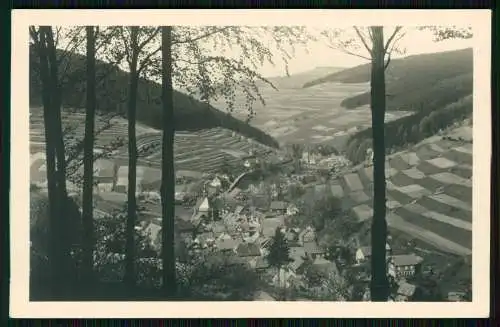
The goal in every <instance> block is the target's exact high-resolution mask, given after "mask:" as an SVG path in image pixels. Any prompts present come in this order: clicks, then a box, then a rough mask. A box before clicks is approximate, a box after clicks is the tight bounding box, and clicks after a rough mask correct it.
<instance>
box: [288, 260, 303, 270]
mask: <svg viewBox="0 0 500 327" xmlns="http://www.w3.org/2000/svg"><path fill="white" fill-rule="evenodd" d="M304 262H305V261H304V259H302V258H301V257H298V258H295V260H294V261H292V262H290V264H289V265H288V266H289V267H290V269H292V270H294V271H296V270H297V269H299V268H300V267H301V266H302V265H303V264H304Z"/></svg>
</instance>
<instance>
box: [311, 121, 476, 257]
mask: <svg viewBox="0 0 500 327" xmlns="http://www.w3.org/2000/svg"><path fill="white" fill-rule="evenodd" d="M466 132H467V131H466ZM452 133H454V131H452ZM461 133H464V127H461ZM468 133H470V135H472V129H471V128H469V129H468ZM386 177H387V208H388V213H387V222H388V224H389V227H390V228H392V229H395V230H398V231H400V232H403V233H405V234H410V235H411V236H412V237H414V238H417V239H420V240H421V241H424V242H426V243H427V244H429V245H431V246H433V247H435V248H437V249H440V250H442V251H444V252H448V253H454V254H459V255H469V254H471V253H472V251H471V249H472V143H466V142H455V141H448V140H443V139H440V140H437V141H433V142H432V143H430V142H428V141H424V142H422V143H420V144H418V145H416V146H415V147H413V148H411V149H409V150H408V151H405V152H401V153H397V154H394V155H392V156H390V157H389V158H388V160H387V162H386ZM372 181H373V167H372V166H359V167H357V168H355V169H353V170H352V172H351V173H348V174H346V175H343V176H342V177H340V178H339V179H337V180H335V181H332V182H331V184H329V185H327V187H328V188H329V189H330V191H331V193H332V194H333V195H334V196H337V197H341V198H344V199H345V200H347V201H346V202H347V203H348V204H347V205H348V207H349V208H351V210H352V213H353V215H354V216H355V217H357V219H359V220H360V221H363V220H367V219H370V218H371V217H372V214H373V209H372V194H373V182H372ZM324 187H325V185H319V186H316V187H315V193H318V195H320V194H322V192H323V191H324Z"/></svg>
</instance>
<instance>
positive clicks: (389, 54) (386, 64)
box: [384, 52, 391, 70]
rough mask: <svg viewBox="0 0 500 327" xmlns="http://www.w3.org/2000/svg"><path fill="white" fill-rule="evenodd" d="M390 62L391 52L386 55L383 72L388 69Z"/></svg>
mask: <svg viewBox="0 0 500 327" xmlns="http://www.w3.org/2000/svg"><path fill="white" fill-rule="evenodd" d="M390 62H391V52H389V53H387V62H386V63H385V65H384V70H386V69H387V67H389V64H390Z"/></svg>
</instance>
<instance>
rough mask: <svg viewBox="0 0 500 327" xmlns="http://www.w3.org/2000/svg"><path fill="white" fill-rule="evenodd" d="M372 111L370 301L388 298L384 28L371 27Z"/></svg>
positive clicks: (380, 300)
mask: <svg viewBox="0 0 500 327" xmlns="http://www.w3.org/2000/svg"><path fill="white" fill-rule="evenodd" d="M371 30H372V34H373V49H372V51H373V53H372V63H371V68H372V69H371V112H372V133H373V220H372V228H371V245H372V259H371V270H372V279H371V300H372V301H374V302H385V301H387V297H388V295H389V294H388V286H389V285H388V281H387V265H386V251H385V245H386V241H387V222H386V219H385V214H386V197H385V142H384V129H385V126H384V118H385V73H384V69H385V67H384V55H385V53H384V34H383V33H384V32H383V27H381V26H374V27H371Z"/></svg>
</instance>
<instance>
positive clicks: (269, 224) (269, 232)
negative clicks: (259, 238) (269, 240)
mask: <svg viewBox="0 0 500 327" xmlns="http://www.w3.org/2000/svg"><path fill="white" fill-rule="evenodd" d="M284 223H285V222H284V219H282V218H280V217H278V218H268V219H264V220H263V221H262V224H261V227H260V228H261V234H262V235H263V236H264V237H273V236H274V234H275V233H276V228H278V227H282V226H283V225H284Z"/></svg>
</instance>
